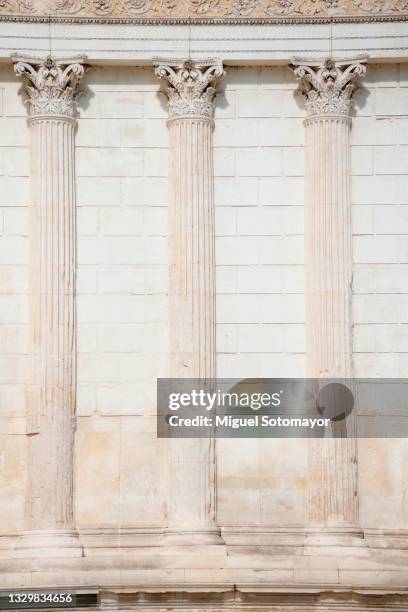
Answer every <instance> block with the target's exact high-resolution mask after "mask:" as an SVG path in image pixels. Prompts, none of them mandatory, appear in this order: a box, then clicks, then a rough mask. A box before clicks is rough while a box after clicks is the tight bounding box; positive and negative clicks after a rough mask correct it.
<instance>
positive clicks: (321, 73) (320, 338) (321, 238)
mask: <svg viewBox="0 0 408 612" xmlns="http://www.w3.org/2000/svg"><path fill="white" fill-rule="evenodd" d="M364 72H365V68H364V66H363V65H362V64H361V63H358V62H348V63H347V64H336V63H335V62H333V61H331V60H327V61H326V62H325V63H324V64H323V65H320V66H319V65H317V66H316V65H307V64H304V63H302V62H300V61H299V63H298V64H297V67H296V68H295V74H296V76H297V78H298V80H299V81H300V87H299V90H300V93H301V94H302V95H303V96H304V98H305V100H306V107H307V110H308V115H309V116H308V117H307V119H306V120H305V122H304V123H305V130H306V147H305V156H306V165H305V221H306V223H305V285H306V286H305V293H306V352H307V355H306V364H307V367H306V369H307V376H308V377H311V378H335V379H341V380H343V381H348V382H350V381H351V379H352V377H353V363H352V319H351V300H352V263H353V258H352V226H351V192H350V175H351V169H350V128H351V117H350V109H351V96H352V93H353V91H354V88H355V85H354V83H355V80H356V79H357V78H358V76H361V75H363V74H364ZM332 428H333V430H334V428H337V431H336V432H334V431H333V433H334V434H335V435H336V434H337V436H338V437H333V438H325V439H316V440H311V441H310V443H309V474H310V489H309V520H310V522H311V523H312V524H319V525H326V526H352V525H357V523H358V495H357V447H356V440H355V438H354V437H353V433H354V432H350V431H347V430H346V428H345V425H344V423H343V424H340V423H333V425H332ZM349 428H350V425H349ZM350 434H351V437H350Z"/></svg>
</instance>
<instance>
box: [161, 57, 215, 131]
mask: <svg viewBox="0 0 408 612" xmlns="http://www.w3.org/2000/svg"><path fill="white" fill-rule="evenodd" d="M153 64H154V66H155V67H156V68H155V73H156V76H158V77H159V78H160V79H161V78H164V79H166V81H167V82H168V83H169V87H167V89H166V90H165V92H164V93H165V95H166V97H167V101H168V106H169V117H170V118H171V119H172V118H175V117H182V116H201V117H207V118H210V119H211V118H212V117H213V115H214V97H215V95H216V88H215V85H216V84H217V82H218V81H219V80H220V79H221V78H222V76H223V75H224V68H223V65H222V62H221V61H220V60H212V59H210V60H203V61H200V62H194V61H192V60H191V59H186V60H181V61H175V60H166V59H160V58H156V59H155V60H153Z"/></svg>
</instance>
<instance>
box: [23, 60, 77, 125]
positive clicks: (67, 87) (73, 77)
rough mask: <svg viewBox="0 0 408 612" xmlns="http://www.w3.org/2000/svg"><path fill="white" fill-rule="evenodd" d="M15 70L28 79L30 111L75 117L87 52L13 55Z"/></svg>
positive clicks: (35, 113) (31, 113)
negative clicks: (57, 55)
mask: <svg viewBox="0 0 408 612" xmlns="http://www.w3.org/2000/svg"><path fill="white" fill-rule="evenodd" d="M12 59H13V61H14V62H15V64H14V72H15V73H16V75H17V76H22V77H23V78H24V80H25V82H26V93H27V95H28V104H29V107H30V113H29V114H30V115H65V116H68V117H74V116H75V112H76V105H77V100H78V97H79V95H80V91H79V83H80V81H81V79H82V77H83V75H84V72H85V67H84V61H85V59H86V58H85V57H84V56H79V57H76V58H72V59H61V60H56V59H55V58H53V57H52V56H50V55H49V56H48V57H46V58H45V59H36V58H29V57H13V58H12Z"/></svg>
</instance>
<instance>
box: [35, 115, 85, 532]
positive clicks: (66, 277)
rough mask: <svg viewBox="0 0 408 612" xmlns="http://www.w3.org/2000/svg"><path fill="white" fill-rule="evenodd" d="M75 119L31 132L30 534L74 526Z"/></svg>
mask: <svg viewBox="0 0 408 612" xmlns="http://www.w3.org/2000/svg"><path fill="white" fill-rule="evenodd" d="M75 123H76V122H75V120H74V119H73V118H71V117H63V116H61V117H52V116H34V117H32V118H30V119H29V126H30V131H31V159H32V165H31V172H32V174H31V176H32V180H31V185H32V189H31V195H32V205H31V231H32V249H31V262H30V263H31V279H32V283H31V287H32V294H31V295H32V297H31V301H32V308H31V333H32V336H31V340H32V345H31V355H32V361H33V368H32V386H31V393H30V402H29V409H30V413H29V422H28V428H29V433H32V434H33V435H32V436H30V444H29V463H28V465H29V471H28V482H27V496H26V522H27V525H26V528H27V529H29V530H32V529H58V528H72V527H73V442H74V440H73V438H74V416H75V305H74V293H75V242H76V241H75V183H74V129H75Z"/></svg>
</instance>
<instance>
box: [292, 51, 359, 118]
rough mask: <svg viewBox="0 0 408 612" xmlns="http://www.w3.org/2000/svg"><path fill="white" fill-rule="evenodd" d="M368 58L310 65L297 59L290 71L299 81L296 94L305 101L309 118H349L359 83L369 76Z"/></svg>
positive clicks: (327, 60)
mask: <svg viewBox="0 0 408 612" xmlns="http://www.w3.org/2000/svg"><path fill="white" fill-rule="evenodd" d="M366 60H367V56H362V57H359V58H357V59H354V60H353V59H351V60H334V59H332V58H327V59H326V60H324V61H323V62H312V61H310V62H308V61H307V60H302V59H298V58H294V59H293V60H292V62H291V68H292V69H293V72H294V74H295V77H296V79H297V80H298V81H299V87H298V89H297V90H296V94H297V95H300V96H302V97H303V98H304V100H305V104H306V110H307V113H308V116H309V117H312V116H314V115H342V116H344V117H349V116H350V114H351V110H352V107H353V102H354V97H355V93H356V91H357V90H356V83H357V81H358V79H359V78H362V77H363V76H364V75H365V73H366V66H365V62H366Z"/></svg>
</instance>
